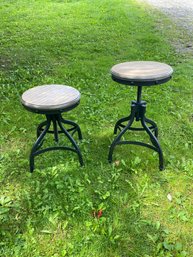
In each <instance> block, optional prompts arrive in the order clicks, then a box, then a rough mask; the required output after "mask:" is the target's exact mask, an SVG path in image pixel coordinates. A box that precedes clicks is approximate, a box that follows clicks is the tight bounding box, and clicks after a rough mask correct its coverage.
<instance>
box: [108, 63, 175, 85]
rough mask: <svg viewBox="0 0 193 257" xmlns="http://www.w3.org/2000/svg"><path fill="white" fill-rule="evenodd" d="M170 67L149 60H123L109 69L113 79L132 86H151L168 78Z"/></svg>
mask: <svg viewBox="0 0 193 257" xmlns="http://www.w3.org/2000/svg"><path fill="white" fill-rule="evenodd" d="M172 73H173V69H172V67H170V66H169V65H167V64H165V63H160V62H151V61H134V62H124V63H120V64H117V65H114V66H113V67H112V69H111V74H112V78H113V80H115V81H117V82H119V83H122V84H128V85H133V86H139V85H140V86H151V85H156V84H162V83H165V82H167V81H168V80H170V78H171V75H172Z"/></svg>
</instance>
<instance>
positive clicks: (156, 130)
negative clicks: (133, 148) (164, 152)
mask: <svg viewBox="0 0 193 257" xmlns="http://www.w3.org/2000/svg"><path fill="white" fill-rule="evenodd" d="M145 122H147V123H149V124H151V125H152V127H153V128H152V130H153V131H154V134H155V137H157V138H158V127H157V124H156V123H155V122H154V121H153V120H150V119H148V118H146V117H145Z"/></svg>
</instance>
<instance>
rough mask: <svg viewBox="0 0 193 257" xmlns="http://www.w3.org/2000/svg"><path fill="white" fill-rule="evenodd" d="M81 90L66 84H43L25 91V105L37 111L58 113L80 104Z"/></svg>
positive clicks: (23, 98)
mask: <svg viewBox="0 0 193 257" xmlns="http://www.w3.org/2000/svg"><path fill="white" fill-rule="evenodd" d="M79 101H80V92H79V91H78V90H77V89H75V88H73V87H69V86H65V85H43V86H37V87H34V88H31V89H29V90H27V91H25V92H24V93H23V95H22V96H21V102H22V104H23V106H24V107H25V108H26V109H28V110H30V111H32V112H37V113H43V114H46V113H58V112H63V111H67V110H69V109H72V108H74V107H75V106H77V105H78V104H79Z"/></svg>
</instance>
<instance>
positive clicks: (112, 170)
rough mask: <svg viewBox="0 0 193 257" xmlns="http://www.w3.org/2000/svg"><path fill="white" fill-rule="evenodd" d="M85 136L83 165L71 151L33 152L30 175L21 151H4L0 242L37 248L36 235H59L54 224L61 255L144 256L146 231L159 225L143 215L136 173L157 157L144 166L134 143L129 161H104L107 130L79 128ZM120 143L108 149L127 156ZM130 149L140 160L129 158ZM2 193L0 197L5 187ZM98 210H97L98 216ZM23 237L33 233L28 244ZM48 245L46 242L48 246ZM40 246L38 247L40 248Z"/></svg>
mask: <svg viewBox="0 0 193 257" xmlns="http://www.w3.org/2000/svg"><path fill="white" fill-rule="evenodd" d="M85 138H87V140H85V141H84V140H83V142H82V143H81V144H80V147H81V149H82V152H83V156H84V157H85V158H84V159H85V166H84V167H81V168H80V167H79V163H78V158H76V156H73V157H72V154H71V153H67V154H66V153H63V152H55V154H52V153H47V154H44V155H42V156H39V157H38V158H37V159H39V160H37V162H36V166H37V167H39V169H36V170H35V171H34V173H33V174H30V173H28V163H27V161H26V160H25V161H23V160H22V156H21V152H20V153H19V154H18V156H16V157H17V158H15V160H16V162H14V163H12V162H11V158H12V157H11V155H10V156H7V157H5V160H3V164H2V165H4V167H5V166H7V168H5V169H4V174H2V177H4V181H3V182H4V183H7V184H8V187H7V188H11V189H12V195H10V196H9V197H8V198H7V199H8V200H7V202H6V201H4V203H3V204H2V207H3V208H5V209H6V211H5V213H4V215H3V216H2V220H1V225H2V228H1V239H2V242H5V245H6V247H7V246H9V247H10V246H11V247H12V251H14V249H16V248H17V247H19V248H20V251H23V254H24V256H25V250H23V249H24V248H25V247H26V246H27V248H28V251H29V248H30V247H31V248H33V247H35V248H38V247H39V248H41V247H40V246H39V244H38V241H39V240H41V241H42V242H44V241H47V240H48V241H50V242H52V240H53V238H54V240H56V241H58V242H59V241H60V240H62V238H61V237H60V236H59V235H58V229H59V228H60V230H61V231H62V234H63V233H65V234H66V235H67V238H66V240H65V242H63V244H65V245H66V249H67V250H66V251H67V253H68V254H69V256H83V255H81V254H83V253H85V254H87V256H96V255H97V256H100V252H101V253H103V254H104V252H106V256H145V254H151V253H152V254H153V253H154V252H155V243H153V242H152V240H151V235H155V234H157V233H158V232H159V231H158V230H157V229H156V227H155V225H154V224H152V223H151V222H152V221H150V220H146V219H145V217H144V216H143V212H142V209H143V207H144V206H143V201H142V200H141V198H143V193H142V192H143V185H142V186H141V185H140V184H139V182H138V179H137V176H138V175H137V173H138V172H140V173H141V172H142V173H143V172H144V170H145V174H148V176H149V177H151V176H152V173H154V172H155V170H156V168H155V167H156V165H157V160H155V161H154V162H152V168H150V169H149V168H147V167H146V164H148V165H150V162H147V163H146V162H145V159H146V158H148V157H147V156H149V152H148V155H146V152H145V155H144V159H143V158H142V157H141V156H142V155H143V154H144V152H143V150H142V149H141V148H139V151H137V152H136V155H135V153H133V152H132V154H131V155H134V156H135V157H131V158H130V160H129V161H121V159H120V161H119V162H118V163H117V164H116V165H115V164H113V165H111V164H108V162H107V154H108V146H109V138H108V136H105V135H103V136H99V135H97V136H94V135H90V136H89V135H85ZM121 148H122V147H121ZM121 148H120V149H119V150H118V149H117V152H119V154H116V155H117V156H119V157H121V156H122V160H124V159H125V160H128V154H130V153H131V151H130V150H129V149H128V146H125V147H124V148H122V149H121ZM125 148H127V151H126V150H125ZM140 149H141V150H140ZM138 155H139V156H140V157H141V159H142V161H140V163H136V162H135V160H136V156H138ZM72 158H73V159H72ZM154 158H155V156H154ZM116 159H117V158H116ZM19 160H22V161H19ZM143 160H144V163H143ZM151 161H152V160H151ZM16 163H17V164H16ZM43 167H44V168H43ZM40 168H41V169H40ZM10 171H11V172H10ZM158 174H159V172H156V176H158ZM6 190H8V189H6ZM2 195H3V196H4V197H5V198H6V197H7V191H5V192H2ZM99 210H102V216H101V217H100V218H98V217H97V213H98V211H99ZM149 235H150V236H149ZM30 237H32V238H34V241H33V243H31V242H30ZM21 239H22V240H21ZM18 240H19V241H18ZM18 242H20V243H18ZM70 244H71V245H73V247H70ZM56 245H57V244H56ZM56 245H55V246H50V249H52V250H53V251H54V247H56ZM93 245H95V246H96V248H95V249H93ZM14 247H15V248H14ZM48 248H49V246H48ZM80 249H81V250H80ZM96 249H97V250H96ZM41 251H44V253H45V254H46V251H48V249H44V250H43V249H40V252H41ZM58 251H60V249H59V250H58ZM93 251H94V253H95V255H92V252H93ZM12 253H14V252H12ZM115 254H116V255H115ZM103 256H104V255H103Z"/></svg>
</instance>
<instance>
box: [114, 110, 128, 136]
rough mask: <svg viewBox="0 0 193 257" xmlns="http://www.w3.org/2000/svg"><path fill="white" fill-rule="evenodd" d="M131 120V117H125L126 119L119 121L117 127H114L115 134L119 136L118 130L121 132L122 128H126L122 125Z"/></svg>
mask: <svg viewBox="0 0 193 257" xmlns="http://www.w3.org/2000/svg"><path fill="white" fill-rule="evenodd" d="M130 118H131V115H129V116H128V117H125V118H121V119H120V120H118V121H117V122H116V124H115V127H114V134H117V130H118V129H119V130H121V128H120V127H122V128H124V127H125V125H123V124H122V123H123V122H125V121H129V120H130Z"/></svg>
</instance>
